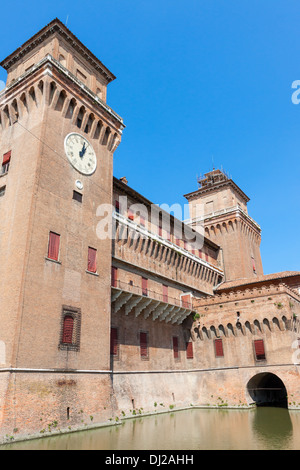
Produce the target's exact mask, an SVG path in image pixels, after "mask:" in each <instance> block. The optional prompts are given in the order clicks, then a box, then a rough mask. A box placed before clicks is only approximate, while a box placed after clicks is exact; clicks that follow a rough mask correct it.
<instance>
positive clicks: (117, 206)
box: [115, 201, 120, 214]
mask: <svg viewBox="0 0 300 470" xmlns="http://www.w3.org/2000/svg"><path fill="white" fill-rule="evenodd" d="M115 212H116V213H117V214H120V203H119V201H116V202H115Z"/></svg>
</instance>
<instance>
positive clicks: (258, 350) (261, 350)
mask: <svg viewBox="0 0 300 470" xmlns="http://www.w3.org/2000/svg"><path fill="white" fill-rule="evenodd" d="M254 351H255V357H256V360H257V361H263V360H264V359H266V354H265V346H264V340H263V339H257V340H255V341H254Z"/></svg>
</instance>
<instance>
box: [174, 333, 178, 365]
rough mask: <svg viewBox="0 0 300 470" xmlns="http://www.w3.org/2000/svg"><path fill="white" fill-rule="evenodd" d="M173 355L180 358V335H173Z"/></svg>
mask: <svg viewBox="0 0 300 470" xmlns="http://www.w3.org/2000/svg"><path fill="white" fill-rule="evenodd" d="M173 357H174V359H179V347H178V337H177V336H173Z"/></svg>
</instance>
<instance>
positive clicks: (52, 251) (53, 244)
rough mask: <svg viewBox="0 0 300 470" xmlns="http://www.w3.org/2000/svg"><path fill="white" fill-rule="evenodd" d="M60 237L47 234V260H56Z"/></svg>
mask: <svg viewBox="0 0 300 470" xmlns="http://www.w3.org/2000/svg"><path fill="white" fill-rule="evenodd" d="M59 242H60V235H58V234H57V233H54V232H50V233H49V245H48V258H50V259H53V260H56V261H57V260H58V254H59Z"/></svg>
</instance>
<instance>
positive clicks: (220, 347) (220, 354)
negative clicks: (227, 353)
mask: <svg viewBox="0 0 300 470" xmlns="http://www.w3.org/2000/svg"><path fill="white" fill-rule="evenodd" d="M215 352H216V356H217V357H223V356H224V351H223V342H222V340H221V339H215Z"/></svg>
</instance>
